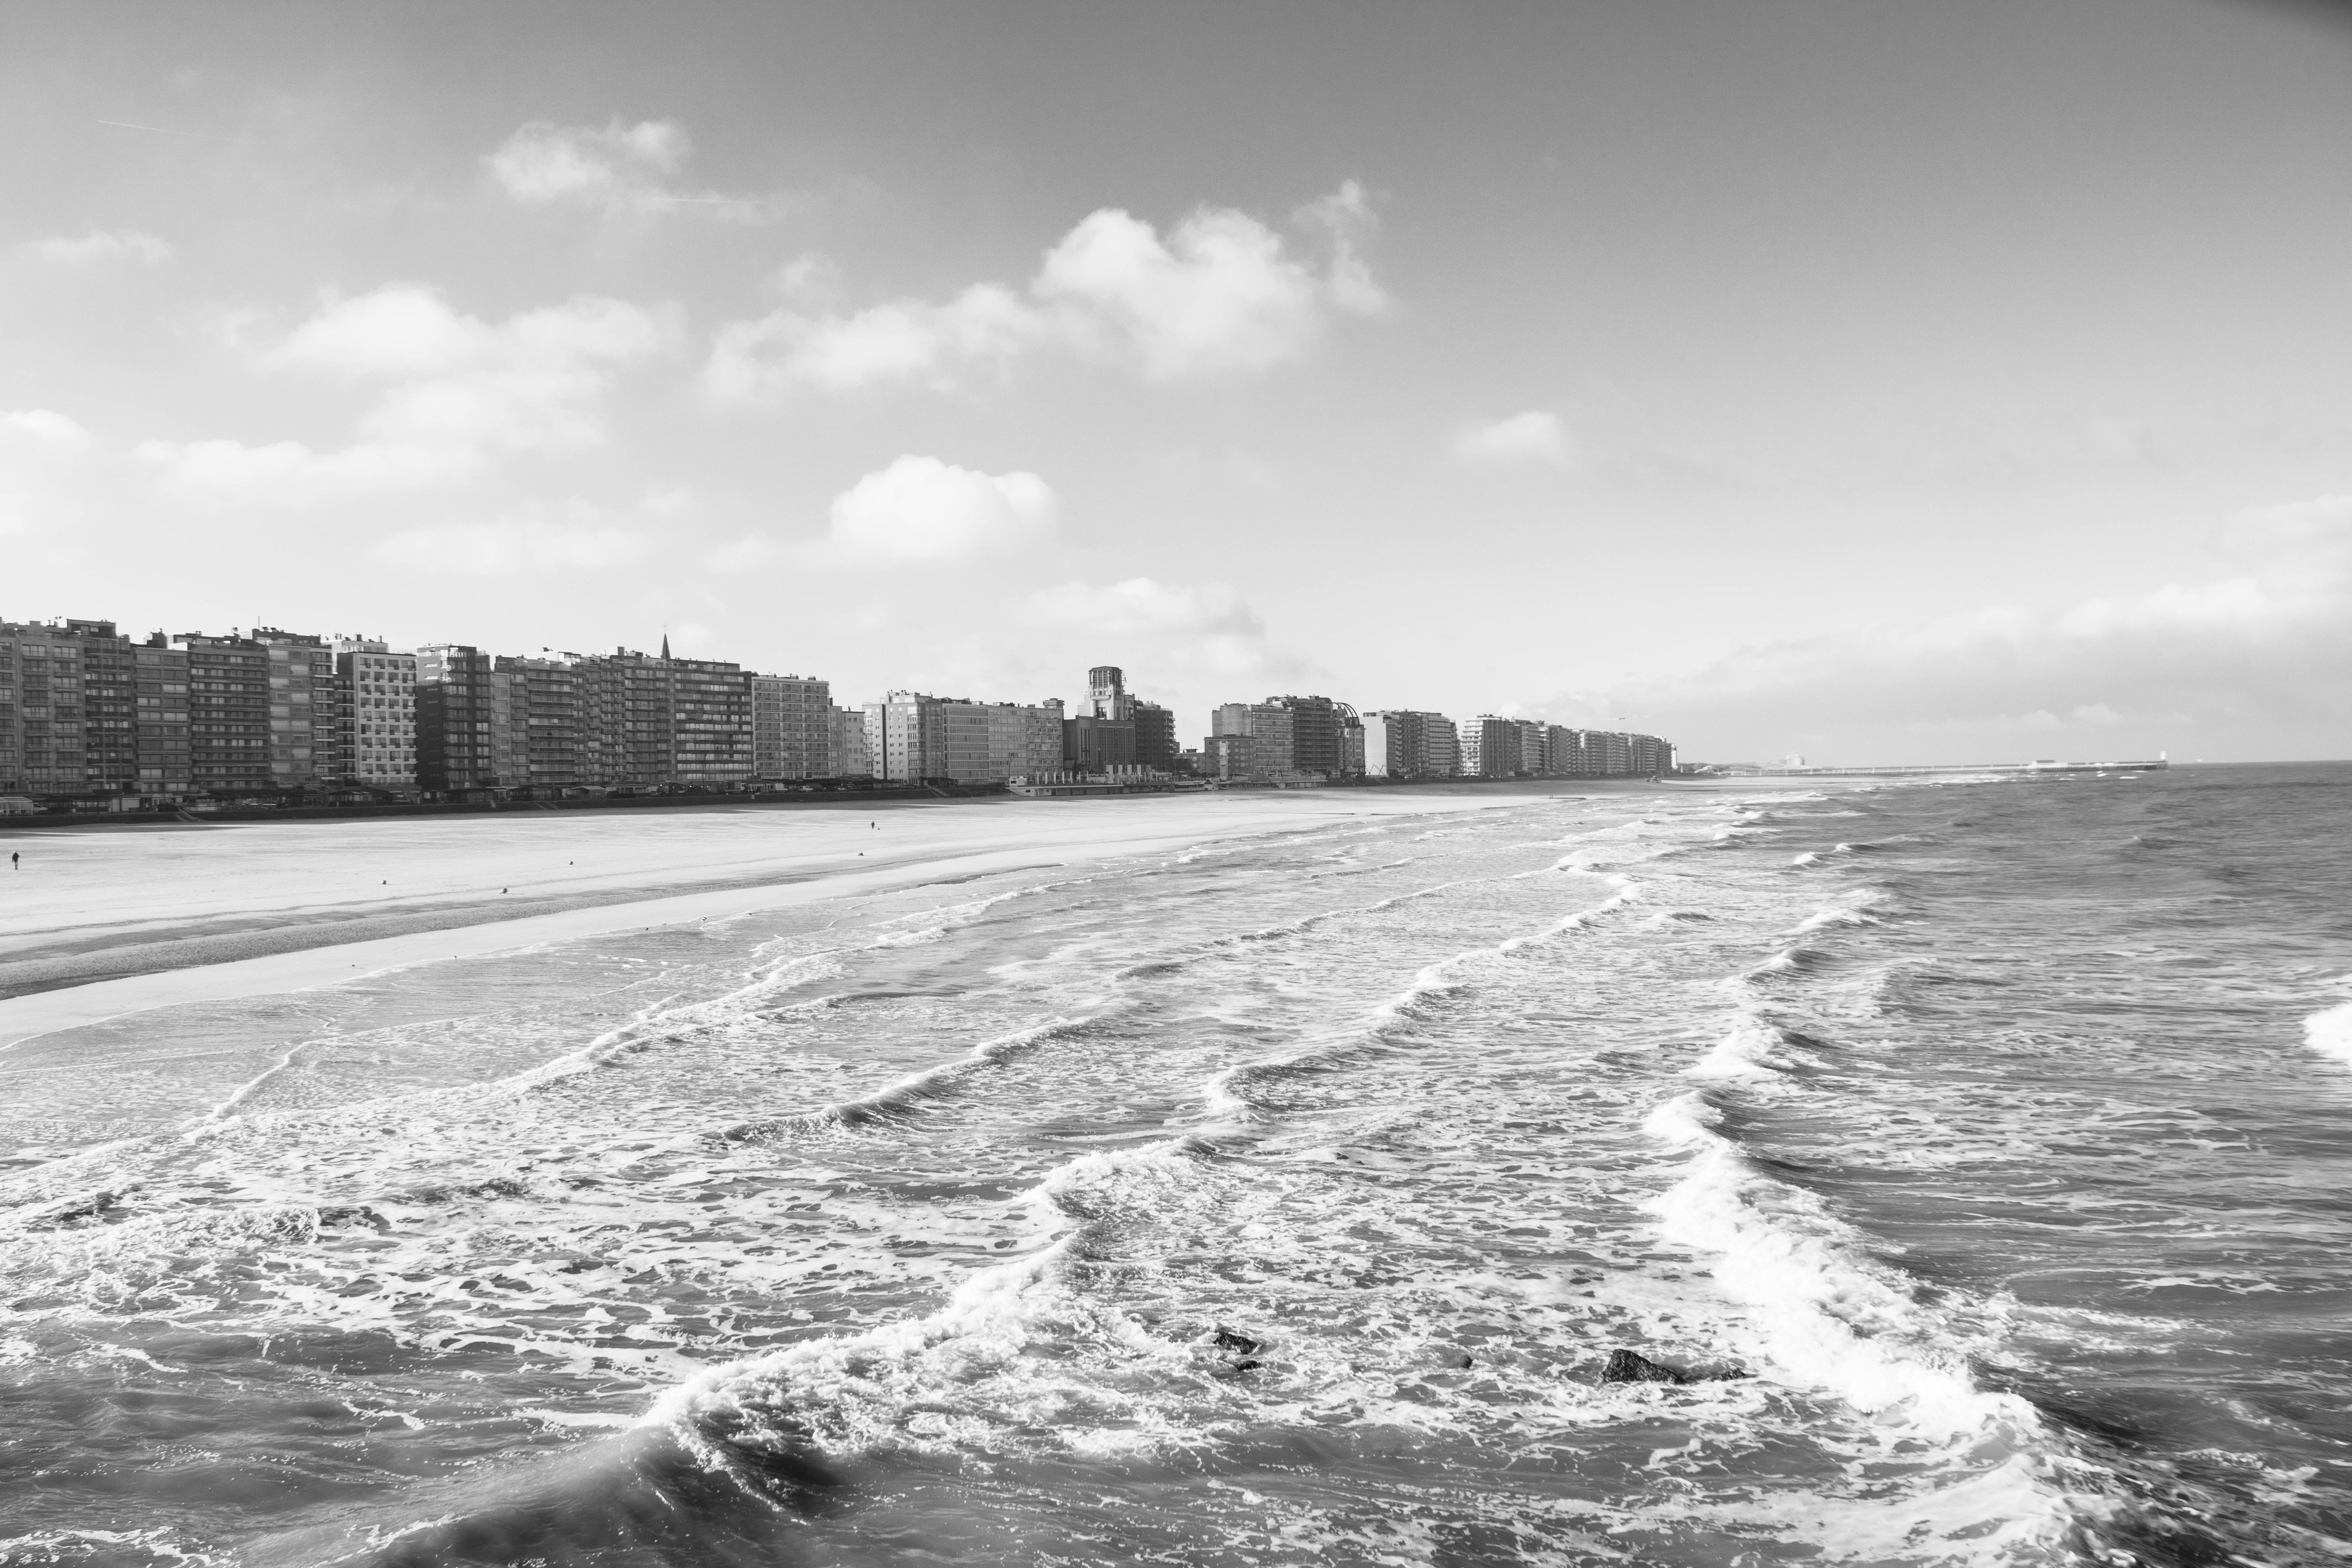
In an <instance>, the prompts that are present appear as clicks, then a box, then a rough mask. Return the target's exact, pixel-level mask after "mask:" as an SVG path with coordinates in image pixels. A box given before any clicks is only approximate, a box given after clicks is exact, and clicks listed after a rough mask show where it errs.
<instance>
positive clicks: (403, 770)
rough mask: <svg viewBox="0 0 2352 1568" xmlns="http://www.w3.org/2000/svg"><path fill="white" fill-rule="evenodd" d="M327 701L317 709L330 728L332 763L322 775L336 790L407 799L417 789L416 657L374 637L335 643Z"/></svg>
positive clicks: (344, 638)
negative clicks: (351, 788)
mask: <svg viewBox="0 0 2352 1568" xmlns="http://www.w3.org/2000/svg"><path fill="white" fill-rule="evenodd" d="M328 650H329V652H331V654H332V655H333V656H334V660H335V667H334V669H335V673H334V679H333V680H332V681H331V683H330V685H329V694H330V695H329V699H328V700H327V701H326V702H325V703H323V704H319V706H320V707H322V708H323V709H324V710H325V711H326V712H327V714H328V716H329V718H330V720H331V735H332V740H331V752H332V759H333V760H332V762H331V763H330V764H329V766H328V767H327V768H326V769H325V770H323V771H324V773H325V774H326V776H328V777H329V778H331V779H332V780H334V781H335V782H336V783H338V784H358V785H361V786H362V787H364V788H368V789H375V790H390V791H394V792H396V793H398V794H402V795H406V794H410V793H412V792H414V791H415V789H416V787H417V783H416V656H415V654H413V653H394V652H393V651H392V650H391V649H390V648H388V647H385V646H384V644H383V642H382V641H380V640H377V639H374V638H371V637H336V638H334V639H332V640H331V641H330V642H329V644H328Z"/></svg>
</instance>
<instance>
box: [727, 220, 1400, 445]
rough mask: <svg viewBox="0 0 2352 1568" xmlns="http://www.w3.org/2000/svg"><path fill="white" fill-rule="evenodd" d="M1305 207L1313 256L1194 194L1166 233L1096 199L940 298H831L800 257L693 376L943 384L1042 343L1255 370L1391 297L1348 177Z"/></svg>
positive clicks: (1302, 351) (749, 398)
mask: <svg viewBox="0 0 2352 1568" xmlns="http://www.w3.org/2000/svg"><path fill="white" fill-rule="evenodd" d="M1307 212H1308V213H1309V214H1310V215H1311V216H1312V220H1313V226H1315V227H1316V228H1317V229H1318V231H1319V232H1320V233H1321V234H1322V235H1323V236H1324V238H1325V249H1326V252H1327V254H1326V256H1325V258H1324V259H1323V260H1322V261H1321V262H1320V263H1319V264H1318V263H1317V262H1314V261H1312V260H1310V259H1307V258H1302V257H1301V256H1299V255H1298V254H1297V253H1296V252H1295V251H1294V250H1293V249H1292V247H1290V246H1289V245H1288V244H1287V243H1286V241H1285V240H1284V238H1283V237H1282V236H1281V235H1279V234H1278V233H1276V231H1275V230H1274V229H1272V228H1270V227H1268V226H1266V225H1265V224H1264V223H1262V222H1260V221H1259V220H1258V219H1256V218H1255V217H1252V216H1249V215H1248V214H1246V213H1244V212H1240V211H1237V210H1235V209H1234V208H1231V207H1211V206H1203V207H1201V208H1198V209H1196V210H1195V211H1194V212H1192V214H1191V215H1189V216H1186V217H1185V218H1183V219H1182V220H1181V221H1180V222H1178V223H1177V224H1176V225H1175V226H1173V227H1172V228H1171V229H1170V230H1168V231H1167V232H1166V233H1165V234H1162V233H1161V232H1160V230H1159V229H1157V228H1155V227H1154V226H1152V225H1151V224H1150V223H1148V222H1146V221H1144V220H1143V219H1141V218H1139V217H1136V216H1134V215H1133V214H1131V213H1129V212H1126V211H1124V210H1122V209H1119V208H1116V207H1105V208H1103V209H1101V210H1100V211H1097V212H1095V213H1092V214H1089V215H1088V216H1087V217H1085V218H1084V219H1082V220H1081V221H1080V222H1079V223H1078V224H1077V225H1076V226H1075V227H1074V228H1072V229H1071V230H1070V231H1069V232H1068V233H1067V234H1066V235H1064V236H1063V237H1062V238H1061V239H1060V240H1059V241H1057V242H1056V243H1055V245H1054V246H1053V247H1051V248H1050V249H1048V250H1047V251H1046V252H1045V256H1044V258H1043V259H1042V260H1041V261H1040V263H1039V266H1038V268H1037V271H1036V273H1035V275H1034V277H1033V278H1032V279H1030V281H1029V282H1028V284H1027V285H1026V286H1025V288H1021V289H1015V288H1013V287H1010V286H1007V285H1004V284H1000V283H989V282H982V283H975V284H972V285H971V286H970V287H968V288H966V289H961V290H960V291H959V292H957V293H956V294H954V295H952V296H950V297H949V298H948V299H946V300H889V301H886V302H883V303H880V304H876V305H870V306H867V307H865V308H863V309H860V310H832V309H828V308H826V307H825V306H824V305H823V304H822V303H820V302H819V301H818V300H816V299H815V298H814V297H813V296H814V290H813V289H809V288H807V287H806V281H807V278H808V271H807V269H806V268H802V269H799V270H796V271H794V272H793V273H791V274H788V278H787V291H788V295H790V296H791V297H790V298H789V299H788V301H787V303H786V304H785V305H784V306H783V308H782V309H780V310H774V311H772V312H770V313H769V314H767V315H765V316H761V317H758V318H755V319H752V320H747V321H732V322H729V323H728V324H727V325H725V326H724V327H722V328H721V329H720V330H719V333H718V336H717V339H716V341H715V342H714V344H713V347H712V350H711V354H710V358H709V363H708V364H707V365H706V367H705V370H704V376H703V380H704V385H705V387H706V389H707V390H708V391H709V393H710V395H712V396H714V397H715V398H718V399H719V400H720V401H722V402H733V403H750V402H759V401H763V400H768V399H772V398H774V397H777V396H779V395H782V394H785V393H787V392H790V391H793V390H795V389H811V390H816V391H823V392H844V391H849V390H853V389H856V388H859V387H867V386H877V385H883V384H894V383H901V384H903V383H915V384H930V385H946V384H953V383H955V382H956V381H958V380H959V379H961V378H962V377H964V376H967V375H969V374H971V372H972V371H973V370H974V369H976V368H982V367H989V366H994V367H1000V368H1001V367H1002V366H1003V365H1005V364H1007V363H1011V362H1012V361H1013V360H1014V359H1015V358H1017V357H1018V356H1021V355H1024V354H1026V353H1032V352H1034V351H1038V350H1043V349H1048V348H1052V349H1059V350H1061V351H1064V352H1066V353H1076V354H1079V355H1082V356H1086V357H1088V358H1092V359H1095V360H1097V361H1100V362H1102V363H1113V364H1118V365H1121V366H1124V367H1126V368H1128V369H1130V370H1132V371H1134V372H1135V373H1137V374H1140V375H1142V376H1143V377H1144V378H1145V379H1147V380H1151V381H1178V380H1184V379H1189V378H1195V377H1207V376H1218V375H1233V374H1252V373H1255V372H1259V371H1264V370H1267V369H1270V368H1272V367H1274V366H1276V365H1280V364H1284V363H1290V362H1293V361H1296V360H1298V359H1300V358H1303V357H1304V356H1306V355H1307V354H1308V353H1311V352H1312V351H1313V350H1314V349H1315V348H1316V346H1317V345H1318V343H1320V342H1322V340H1323V339H1324V337H1325V336H1326V335H1327V334H1328V331H1329V330H1330V328H1331V325H1332V323H1333V322H1334V321H1335V320H1337V319H1338V318H1339V317H1342V316H1349V315H1353V316H1375V315H1379V314H1381V313H1382V312H1384V311H1385V310H1387V309H1388V308H1389V301H1388V297H1387V296H1386V295H1385V294H1384V293H1382V292H1381V289H1380V288H1379V286H1378V284H1377V283H1376V282H1374V280H1373V279H1372V276H1371V272H1370V268H1369V267H1368V266H1367V265H1366V264H1365V263H1364V261H1363V259H1362V258H1361V256H1360V253H1359V251H1358V249H1357V247H1356V237H1357V236H1358V235H1360V233H1361V232H1362V230H1363V229H1364V228H1365V227H1366V226H1368V225H1369V223H1370V205H1369V202H1368V200H1367V198H1366V197H1365V196H1364V195H1363V193H1362V191H1361V189H1360V187H1358V186H1356V185H1355V184H1353V183H1352V182H1351V183H1349V184H1347V185H1345V186H1342V187H1341V189H1340V191H1339V193H1337V194H1336V195H1333V196H1331V197H1327V198H1326V199H1325V200H1324V201H1323V202H1321V203H1318V204H1315V205H1313V206H1311V207H1309V208H1308V209H1307Z"/></svg>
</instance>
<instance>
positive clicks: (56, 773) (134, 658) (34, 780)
mask: <svg viewBox="0 0 2352 1568" xmlns="http://www.w3.org/2000/svg"><path fill="white" fill-rule="evenodd" d="M188 777H189V775H188V676H187V657H186V655H185V654H184V653H182V652H178V651H175V650H173V649H172V648H170V647H166V646H165V644H164V642H163V638H162V637H161V635H160V634H159V635H158V636H157V637H152V638H150V639H149V640H148V641H147V642H146V643H144V644H140V643H134V642H133V641H132V640H131V638H129V637H124V636H123V635H121V633H120V632H118V631H117V630H116V629H115V626H114V623H113V622H111V621H87V620H70V619H69V620H64V621H58V622H53V623H47V624H44V623H39V622H13V621H11V622H0V793H8V794H23V795H28V796H32V795H37V796H43V797H76V798H88V797H95V796H100V795H105V796H112V797H116V798H117V799H119V800H121V799H129V800H132V801H134V802H135V799H136V798H137V797H140V796H145V795H172V796H177V795H185V794H187V793H188V791H189V787H190V786H189V782H188Z"/></svg>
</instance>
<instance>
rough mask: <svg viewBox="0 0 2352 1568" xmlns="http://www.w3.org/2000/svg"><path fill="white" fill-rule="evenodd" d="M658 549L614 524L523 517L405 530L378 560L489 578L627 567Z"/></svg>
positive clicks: (379, 550)
mask: <svg viewBox="0 0 2352 1568" xmlns="http://www.w3.org/2000/svg"><path fill="white" fill-rule="evenodd" d="M654 543H655V541H654V540H653V539H652V538H651V537H650V536H648V535H646V534H645V533H642V532H639V531H635V530H632V529H627V528H622V527H619V526H616V525H614V524H610V523H596V522H593V521H582V520H577V519H575V520H573V521H568V522H567V521H555V520H551V519H548V518H543V517H520V518H509V519H505V520H502V521H497V522H480V523H472V522H450V523H433V524H427V525H425V526H423V527H419V528H410V529H404V530H403V531H400V532H398V533H395V534H393V535H391V536H390V537H388V538H386V539H385V540H383V542H381V543H379V544H378V545H377V546H376V547H375V551H374V554H375V556H376V558H377V559H378V560H380V561H385V562H388V563H392V564H394V565H396V566H405V567H409V568H412V569H414V570H417V571H423V572H448V573H459V574H467V575H470V576H485V577H487V576H504V575H508V574H514V573H520V572H533V573H537V572H550V571H565V570H572V571H597V570H602V569H604V568H609V567H614V566H624V565H627V564H629V563H632V562H635V561H640V560H643V559H644V558H645V557H646V555H648V554H650V553H651V552H652V551H653V548H654Z"/></svg>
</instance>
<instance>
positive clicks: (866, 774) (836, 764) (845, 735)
mask: <svg viewBox="0 0 2352 1568" xmlns="http://www.w3.org/2000/svg"><path fill="white" fill-rule="evenodd" d="M1054 731H1055V735H1056V736H1058V735H1059V734H1060V733H1061V725H1060V724H1059V723H1056V724H1055V726H1054ZM832 757H833V773H832V774H831V775H830V776H832V777H834V778H837V779H870V778H872V777H873V776H874V752H873V749H872V748H871V747H870V746H869V745H867V743H866V710H864V709H862V708H835V710H833V752H832Z"/></svg>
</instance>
